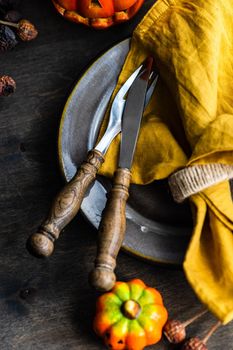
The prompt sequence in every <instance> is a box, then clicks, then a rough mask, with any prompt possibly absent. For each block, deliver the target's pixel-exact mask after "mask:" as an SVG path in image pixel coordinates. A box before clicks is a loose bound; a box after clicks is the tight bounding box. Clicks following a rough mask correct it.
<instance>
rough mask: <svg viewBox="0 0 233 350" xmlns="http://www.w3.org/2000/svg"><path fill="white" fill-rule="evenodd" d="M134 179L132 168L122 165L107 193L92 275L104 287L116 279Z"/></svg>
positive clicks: (91, 277)
mask: <svg viewBox="0 0 233 350" xmlns="http://www.w3.org/2000/svg"><path fill="white" fill-rule="evenodd" d="M130 179H131V173H130V171H129V170H128V169H122V168H118V169H117V170H116V172H115V174H114V180H113V187H112V190H111V191H110V193H109V194H108V195H107V198H108V200H107V203H106V207H105V209H104V211H103V214H102V219H101V222H100V226H99V233H98V247H97V257H96V259H95V267H94V270H93V271H92V272H91V274H90V278H89V281H90V284H91V285H92V286H93V287H94V288H95V289H97V290H100V291H108V290H110V289H111V288H112V287H113V286H114V284H115V281H116V276H115V274H114V269H115V266H116V258H117V255H118V252H119V250H120V247H121V245H122V242H123V239H124V235H125V229H126V216H125V208H126V202H127V199H128V196H129V192H128V188H129V185H130Z"/></svg>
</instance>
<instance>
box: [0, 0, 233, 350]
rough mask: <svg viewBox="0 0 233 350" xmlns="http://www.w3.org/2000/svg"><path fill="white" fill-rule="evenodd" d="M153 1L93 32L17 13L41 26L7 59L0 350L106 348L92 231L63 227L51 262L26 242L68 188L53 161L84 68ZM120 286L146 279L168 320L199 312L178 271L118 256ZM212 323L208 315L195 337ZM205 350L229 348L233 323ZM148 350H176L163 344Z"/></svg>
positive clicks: (45, 4) (43, 14) (40, 13)
mask: <svg viewBox="0 0 233 350" xmlns="http://www.w3.org/2000/svg"><path fill="white" fill-rule="evenodd" d="M153 2H154V0H149V1H147V2H146V4H145V5H144V7H143V9H142V10H141V12H140V14H138V16H136V17H135V18H134V19H133V20H132V21H130V22H129V23H126V24H123V25H121V26H119V27H114V28H111V29H109V30H106V31H94V30H91V29H88V28H86V27H82V26H78V25H75V24H73V23H69V22H67V21H65V20H64V19H62V18H61V17H59V16H58V15H57V13H56V12H55V10H54V8H53V6H52V5H51V1H47V0H34V1H29V0H25V1H23V2H22V3H23V4H22V6H21V10H22V13H23V14H24V17H25V18H28V19H30V20H31V21H32V22H33V23H35V24H36V26H37V27H38V30H39V36H38V38H37V39H36V40H35V41H33V42H30V43H22V42H21V43H20V44H19V45H18V46H17V47H16V48H15V49H14V50H12V51H11V52H7V53H4V54H1V56H0V60H1V63H0V64H1V71H0V74H1V75H2V74H9V75H11V76H13V77H14V79H15V80H16V81H17V92H16V93H15V94H14V95H13V96H11V97H9V98H1V99H0V108H1V122H0V128H1V131H0V144H1V147H0V153H1V157H0V161H1V172H0V178H1V180H0V196H1V201H0V213H1V219H0V225H1V229H0V261H1V265H0V266H1V267H0V329H1V331H0V348H1V350H8V349H9V350H11V349H17V350H20V349H23V350H29V349H32V350H39V349H48V350H62V349H70V350H71V349H80V350H81V349H89V350H91V349H93V350H94V349H104V346H103V345H102V343H101V341H100V339H98V338H97V337H96V336H95V335H94V333H93V331H92V319H93V315H94V311H95V299H96V295H97V294H96V293H95V292H94V291H93V290H91V289H90V287H89V285H88V282H87V276H88V272H89V271H90V270H91V268H92V263H93V259H94V256H95V250H96V230H95V229H94V228H93V227H92V226H91V225H90V224H89V223H88V222H86V221H85V220H84V218H83V217H82V215H81V214H79V215H78V216H77V218H76V219H75V220H74V221H73V222H72V223H71V224H70V225H69V226H68V227H67V229H66V230H65V233H64V234H63V235H62V237H61V239H60V240H59V241H58V243H57V245H56V252H55V254H54V255H53V256H52V257H51V258H50V259H48V260H39V259H36V258H34V257H32V256H30V255H29V254H28V252H27V250H26V249H25V242H26V239H27V237H28V236H29V234H31V233H32V232H35V230H36V229H37V227H38V226H39V224H40V223H41V220H42V219H43V218H44V216H45V215H46V213H47V211H48V208H49V206H50V203H51V200H52V198H53V197H54V195H55V194H56V193H57V191H58V190H59V189H60V188H61V186H62V183H63V180H62V177H61V175H60V171H59V167H58V162H57V132H58V127H59V121H60V116H61V112H62V109H63V106H64V104H65V102H66V99H67V96H68V94H69V92H70V91H71V89H72V86H73V84H74V82H75V81H76V80H77V79H78V77H79V76H80V74H81V73H82V72H83V71H84V70H85V68H86V67H87V65H88V64H89V63H90V62H91V61H93V59H94V58H96V57H97V56H98V55H99V54H100V53H102V52H104V51H105V50H106V49H108V48H110V47H111V46H112V45H113V44H115V43H116V42H118V41H120V40H122V39H124V38H126V37H128V36H130V34H131V33H132V31H133V29H134V28H135V26H136V24H137V23H138V22H139V21H140V19H141V18H142V16H143V14H144V13H145V12H146V11H147V10H148V8H149V7H150V6H151V5H152V4H153ZM117 275H118V279H119V280H129V279H131V278H135V277H137V278H141V279H143V280H144V281H145V283H148V284H150V285H152V286H155V287H157V288H158V289H159V290H160V291H161V292H162V294H163V296H164V301H165V304H166V306H167V308H168V310H169V312H170V316H171V317H176V318H179V319H181V320H185V319H187V318H188V317H190V316H192V315H193V314H194V313H195V312H196V311H198V310H199V309H201V304H200V303H199V301H198V300H197V298H196V296H195V295H194V293H193V291H192V289H191V288H190V287H189V285H188V283H187V282H186V279H185V276H184V274H183V272H182V271H181V270H177V269H171V268H167V267H159V266H155V265H150V264H148V263H146V262H143V261H139V260H137V259H136V258H134V257H131V256H128V255H127V254H125V253H124V252H121V253H120V255H119V258H118V267H117ZM214 322H215V318H214V317H213V316H212V315H210V314H207V315H205V316H204V317H203V319H202V322H197V323H195V324H194V325H193V326H190V328H189V331H188V334H189V335H200V336H202V335H203V334H204V333H205V330H206V329H208V327H210V326H211V325H212V324H213V323H214ZM208 344H209V349H213V350H217V349H220V348H222V349H228V350H229V349H233V331H232V325H231V324H229V325H227V326H225V327H222V328H220V329H219V330H218V331H217V332H216V334H215V335H214V336H213V337H212V338H211V339H210V341H209V343H208ZM151 349H160V350H163V349H164V350H165V349H172V347H171V346H170V345H169V344H168V343H167V342H166V341H164V340H163V341H162V342H161V343H160V344H159V345H155V346H152V347H151Z"/></svg>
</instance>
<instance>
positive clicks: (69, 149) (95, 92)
mask: <svg viewBox="0 0 233 350" xmlns="http://www.w3.org/2000/svg"><path fill="white" fill-rule="evenodd" d="M129 45H130V39H126V40H124V41H122V42H120V43H119V44H117V45H115V46H114V47H113V48H111V49H110V50H109V51H107V52H106V53H105V54H104V55H102V56H101V57H100V58H99V59H98V60H96V61H95V62H94V63H93V64H92V65H91V66H90V68H89V69H88V70H87V71H86V72H85V74H84V75H83V76H82V77H81V79H80V80H79V81H78V83H77V84H76V86H75V87H74V89H73V91H72V93H71V95H70V97H69V99H68V101H67V103H66V105H65V108H64V111H63V115H62V119H61V124H60V132H59V160H60V165H61V169H62V172H63V174H64V177H65V179H66V180H67V181H69V180H71V178H72V177H73V176H74V174H75V172H76V169H77V167H78V166H79V165H80V164H81V163H82V162H83V161H84V160H85V157H86V154H87V152H88V150H89V149H91V148H93V146H94V145H95V140H96V137H97V134H98V130H99V127H100V124H101V121H102V118H103V116H104V113H105V111H106V107H107V104H108V102H109V99H110V96H111V94H112V92H113V89H114V87H115V85H116V82H117V78H118V75H119V73H120V71H121V68H122V65H123V63H124V60H125V57H126V55H127V53H128V51H129ZM110 186H111V182H110V181H109V179H106V178H103V177H98V179H97V181H96V182H95V183H94V184H93V186H92V187H91V188H90V190H89V192H88V193H87V194H86V197H85V199H84V201H83V203H82V206H81V210H82V212H83V214H84V215H85V216H86V218H87V219H88V220H89V221H90V222H91V223H92V224H93V225H94V227H96V228H98V225H99V222H100V218H101V213H102V210H103V208H104V206H105V202H106V190H108V189H109V188H110ZM126 216H127V231H126V237H125V240H124V243H123V249H125V250H127V251H128V252H130V253H132V254H134V255H136V256H137V257H140V258H144V259H147V260H150V261H154V262H159V263H169V264H176V265H179V264H181V263H182V261H183V258H184V254H185V250H186V248H187V244H188V241H189V239H190V234H191V225H192V224H191V214H190V209H189V207H188V205H187V204H186V205H180V204H179V205H178V204H175V203H174V202H173V200H172V198H171V196H170V193H169V190H168V185H167V182H166V181H155V182H153V183H152V184H150V185H147V186H138V185H131V188H130V197H129V200H128V205H127V210H126ZM77 229H78V228H77Z"/></svg>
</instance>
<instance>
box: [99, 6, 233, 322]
mask: <svg viewBox="0 0 233 350" xmlns="http://www.w3.org/2000/svg"><path fill="white" fill-rule="evenodd" d="M232 13H233V1H232V0H224V1H223V0H195V1H188V0H186V1H182V0H158V1H157V2H156V3H155V4H154V6H153V7H152V8H151V9H150V11H149V12H148V13H147V14H146V16H145V17H144V18H143V20H142V21H141V23H140V24H139V25H138V26H137V28H136V30H135V31H134V33H133V37H132V42H131V49H130V52H129V54H128V56H127V59H126V61H125V64H124V66H123V69H122V72H121V74H120V77H119V81H118V84H117V87H116V90H115V93H116V92H117V90H118V89H119V87H120V86H121V85H122V84H123V82H124V81H125V80H126V78H127V77H128V76H129V75H130V74H131V73H132V72H133V71H134V70H135V68H136V67H138V65H139V64H140V63H141V62H142V61H143V60H144V58H145V57H146V56H147V55H151V54H152V55H153V56H154V58H155V61H156V65H157V67H158V70H159V73H160V77H161V78H160V80H159V84H158V85H157V87H156V91H155V93H154V95H153V98H152V100H151V102H150V103H149V105H148V107H147V109H146V111H145V113H144V116H143V120H142V126H141V130H140V135H139V140H138V144H137V148H136V152H135V157H134V163H133V168H132V182H134V183H137V184H146V183H149V182H151V181H154V180H156V179H162V178H166V177H169V175H171V174H173V173H174V172H176V171H177V170H180V169H182V168H185V167H189V168H190V167H191V166H194V165H195V166H196V165H205V164H212V163H213V164H216V163H218V164H219V163H220V164H229V165H231V164H233V88H232V81H233V80H232V78H233V17H232ZM106 123H107V118H106V120H105V121H104V123H103V126H102V130H101V133H102V132H103V130H104V128H105V127H106ZM118 152H119V138H116V140H114V142H113V143H112V145H111V147H110V148H109V150H108V152H107V155H106V161H105V163H104V164H103V166H102V168H101V173H102V174H104V175H106V176H112V175H113V172H114V170H115V169H116V166H117V157H118ZM209 175H210V177H211V174H209ZM190 202H191V205H192V209H193V219H194V230H193V235H192V238H191V241H190V245H189V247H188V250H187V254H186V257H185V261H184V270H185V273H186V276H187V278H188V281H189V282H190V284H191V285H192V287H193V289H194V291H195V292H196V294H197V296H198V297H199V298H200V300H201V301H202V302H203V303H204V304H205V305H206V306H207V307H208V308H209V310H211V311H212V312H213V313H214V314H215V315H216V316H217V317H218V318H219V319H220V320H221V321H222V322H223V323H224V324H225V323H227V322H229V321H230V320H232V319H233V259H232V254H233V234H232V230H233V203H232V198H231V191H230V186H229V182H228V181H222V182H219V183H217V184H215V185H213V186H211V187H209V188H207V189H203V190H202V191H201V192H200V193H197V194H192V196H191V197H190Z"/></svg>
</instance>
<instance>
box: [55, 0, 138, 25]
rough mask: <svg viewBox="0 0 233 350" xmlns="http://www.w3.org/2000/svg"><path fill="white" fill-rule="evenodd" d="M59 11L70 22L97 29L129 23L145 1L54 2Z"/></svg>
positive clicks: (97, 0)
mask: <svg viewBox="0 0 233 350" xmlns="http://www.w3.org/2000/svg"><path fill="white" fill-rule="evenodd" d="M52 1H53V3H54V6H55V8H56V9H57V11H58V12H59V13H60V14H61V15H62V16H64V17H65V18H67V19H68V20H70V21H73V22H76V23H82V24H85V25H87V26H91V27H94V28H97V29H105V28H108V27H110V26H112V25H114V24H118V23H122V22H125V21H128V20H129V19H130V18H132V17H133V16H134V15H135V14H136V13H137V11H138V10H139V9H140V7H141V6H142V4H143V2H144V0H52Z"/></svg>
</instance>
